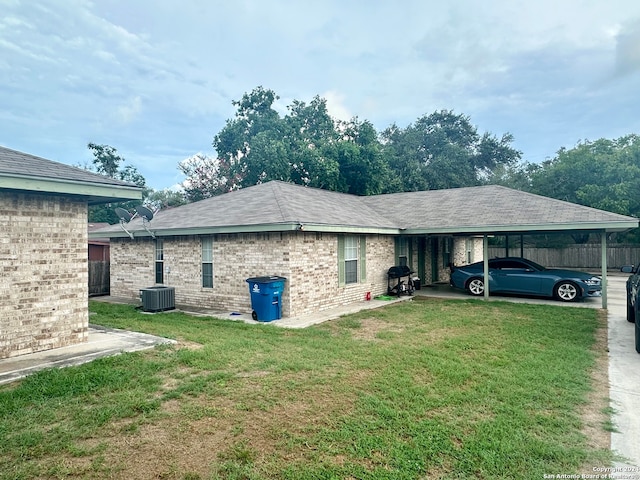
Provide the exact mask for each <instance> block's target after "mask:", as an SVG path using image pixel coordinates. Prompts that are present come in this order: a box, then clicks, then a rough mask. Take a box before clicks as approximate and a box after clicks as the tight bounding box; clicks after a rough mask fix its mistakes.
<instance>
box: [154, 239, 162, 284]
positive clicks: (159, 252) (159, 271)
mask: <svg viewBox="0 0 640 480" xmlns="http://www.w3.org/2000/svg"><path fill="white" fill-rule="evenodd" d="M155 258H156V283H164V240H162V239H161V238H156V256H155Z"/></svg>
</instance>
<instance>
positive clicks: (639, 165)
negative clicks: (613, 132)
mask: <svg viewBox="0 0 640 480" xmlns="http://www.w3.org/2000/svg"><path fill="white" fill-rule="evenodd" d="M638 185H640V136H638V135H627V136H623V137H620V138H618V139H614V140H607V139H604V138H601V139H599V140H596V141H584V142H580V143H578V144H577V145H576V146H575V147H574V148H572V149H566V148H561V149H560V150H559V151H558V153H557V155H556V156H555V157H554V158H553V159H551V160H547V161H545V162H543V163H542V165H541V167H540V168H539V169H537V170H535V171H534V172H533V174H532V176H531V190H532V191H533V192H534V193H538V194H540V195H545V196H548V197H552V198H558V199H560V200H565V201H568V202H573V203H578V204H580V205H586V206H589V207H593V208H598V209H601V210H607V211H610V212H614V213H620V214H622V215H630V216H636V217H637V216H640V189H639V188H638Z"/></svg>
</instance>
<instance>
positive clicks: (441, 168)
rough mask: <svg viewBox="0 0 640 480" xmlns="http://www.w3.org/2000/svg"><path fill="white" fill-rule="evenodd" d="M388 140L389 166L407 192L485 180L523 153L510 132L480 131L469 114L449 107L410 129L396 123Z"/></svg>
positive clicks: (386, 133)
mask: <svg viewBox="0 0 640 480" xmlns="http://www.w3.org/2000/svg"><path fill="white" fill-rule="evenodd" d="M382 139H383V145H384V150H385V156H386V158H387V160H388V162H389V166H390V168H391V169H392V170H393V172H394V173H395V174H396V175H397V177H398V180H397V181H398V182H399V185H400V188H401V189H402V190H407V191H416V190H433V189H442V188H453V187H466V186H473V185H480V184H482V183H484V182H486V181H487V179H488V178H490V177H491V175H492V174H493V172H494V170H496V169H497V168H498V167H500V166H506V165H511V164H514V163H516V162H517V161H518V160H519V159H520V157H521V152H519V151H518V150H515V149H514V148H512V147H511V143H512V142H513V137H512V136H511V135H510V134H508V133H507V134H504V135H503V136H502V137H501V138H499V139H498V138H497V137H495V136H493V135H491V134H489V133H485V134H483V135H480V134H478V131H477V129H476V127H474V126H473V125H472V124H471V122H470V119H469V117H467V116H464V115H456V114H454V113H453V112H452V111H449V110H441V111H439V112H434V113H432V114H430V115H425V116H423V117H420V118H419V119H418V120H416V122H415V123H413V124H410V125H409V126H408V127H406V128H405V129H402V128H399V127H398V126H396V125H392V126H391V127H389V128H388V129H386V130H385V131H384V132H383V133H382Z"/></svg>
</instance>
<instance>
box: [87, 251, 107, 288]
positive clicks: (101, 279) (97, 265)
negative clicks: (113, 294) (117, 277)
mask: <svg viewBox="0 0 640 480" xmlns="http://www.w3.org/2000/svg"><path fill="white" fill-rule="evenodd" d="M109 274H110V264H109V262H98V261H94V260H90V261H89V296H95V295H109V291H110V290H109Z"/></svg>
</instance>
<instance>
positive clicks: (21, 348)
mask: <svg viewBox="0 0 640 480" xmlns="http://www.w3.org/2000/svg"><path fill="white" fill-rule="evenodd" d="M141 198H142V193H141V189H140V188H139V187H137V186H135V185H131V184H128V183H125V182H120V181H117V180H112V179H110V178H107V177H104V176H102V175H96V174H93V173H90V172H87V171H85V170H82V169H79V168H74V167H70V166H68V165H64V164H61V163H56V162H52V161H50V160H46V159H44V158H40V157H36V156H33V155H28V154H26V153H22V152H18V151H15V150H11V149H8V148H5V147H0V228H1V229H2V233H1V234H0V272H2V275H1V276H0V358H7V357H13V356H16V355H22V354H26V353H33V352H37V351H42V350H48V349H52V348H57V347H63V346H66V345H71V344H75V343H80V342H85V341H86V340H87V332H88V323H89V322H88V320H89V313H88V308H87V297H88V279H87V262H88V251H87V209H88V206H89V205H95V204H100V203H108V202H112V201H114V202H115V201H122V200H139V199H141Z"/></svg>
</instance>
